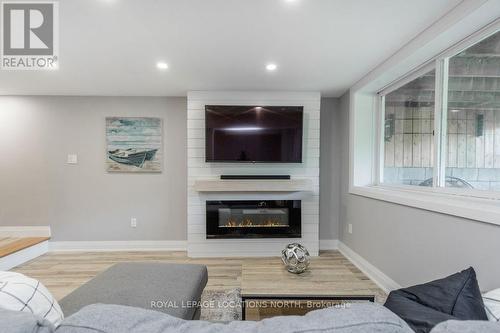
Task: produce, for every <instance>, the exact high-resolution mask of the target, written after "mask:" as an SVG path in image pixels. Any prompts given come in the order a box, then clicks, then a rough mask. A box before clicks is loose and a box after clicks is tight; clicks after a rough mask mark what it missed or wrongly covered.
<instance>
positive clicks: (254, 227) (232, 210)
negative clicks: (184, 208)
mask: <svg viewBox="0 0 500 333" xmlns="http://www.w3.org/2000/svg"><path fill="white" fill-rule="evenodd" d="M206 215H207V239H211V238H300V237H301V202H300V200H264V201H262V200H251V201H207V210H206Z"/></svg>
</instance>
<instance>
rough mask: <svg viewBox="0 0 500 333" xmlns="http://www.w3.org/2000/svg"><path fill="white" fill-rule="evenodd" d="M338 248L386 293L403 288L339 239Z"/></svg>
mask: <svg viewBox="0 0 500 333" xmlns="http://www.w3.org/2000/svg"><path fill="white" fill-rule="evenodd" d="M338 248H339V251H340V253H342V254H343V255H344V257H346V258H347V259H349V261H351V262H352V263H353V264H354V265H355V266H356V267H357V268H359V270H360V271H362V272H363V273H364V274H365V275H366V276H368V277H369V278H370V279H371V280H372V281H373V282H375V284H376V285H377V286H379V287H380V288H381V289H382V290H383V291H385V292H386V293H389V292H390V291H392V290H395V289H400V288H401V286H400V285H399V284H398V283H397V282H396V281H394V280H393V279H391V278H390V277H388V276H387V275H385V274H384V273H383V272H382V271H381V270H379V269H378V268H377V267H375V266H373V265H372V264H370V263H369V262H368V261H367V260H366V259H365V258H363V257H361V256H360V255H359V254H357V253H356V252H354V251H353V250H352V249H351V248H350V247H348V246H347V245H345V244H344V243H342V242H341V241H338Z"/></svg>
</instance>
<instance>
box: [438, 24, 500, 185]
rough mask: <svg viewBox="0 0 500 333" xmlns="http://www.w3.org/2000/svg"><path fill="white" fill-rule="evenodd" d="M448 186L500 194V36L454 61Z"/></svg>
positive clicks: (450, 89) (449, 96)
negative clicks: (499, 192) (498, 192)
mask: <svg viewBox="0 0 500 333" xmlns="http://www.w3.org/2000/svg"><path fill="white" fill-rule="evenodd" d="M448 73H449V74H448V94H447V100H448V103H447V104H448V108H447V109H448V110H447V118H448V119H447V121H446V124H447V128H448V129H447V134H448V135H447V146H446V148H447V157H446V180H447V181H446V186H451V187H464V188H470V189H472V188H473V189H478V190H489V191H500V32H497V33H496V34H494V35H492V36H490V37H488V38H486V39H484V40H483V41H481V42H479V43H478V44H476V45H474V46H472V47H470V48H468V49H466V50H465V51H463V52H461V53H459V54H457V55H455V56H453V57H451V58H450V59H449V69H448Z"/></svg>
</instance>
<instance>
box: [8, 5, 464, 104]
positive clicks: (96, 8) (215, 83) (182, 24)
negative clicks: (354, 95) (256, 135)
mask: <svg viewBox="0 0 500 333" xmlns="http://www.w3.org/2000/svg"><path fill="white" fill-rule="evenodd" d="M459 2H460V0H418V1H416V0H293V1H292V0H288V1H287V0H164V1H160V0H141V1H139V0H60V4H59V16H60V43H59V44H60V58H59V59H60V68H59V70H57V71H0V94H23V95H28V94H36V95H124V96H128V95H134V96H184V95H186V92H187V91H189V90H297V91H321V92H322V93H323V95H325V96H339V95H340V94H342V93H343V92H345V90H346V89H348V88H349V87H350V86H352V85H353V84H354V83H355V82H356V81H357V80H359V79H360V78H361V77H363V76H364V75H365V74H367V73H368V72H369V71H370V70H371V69H373V68H374V67H376V66H377V65H378V64H380V63H381V62H382V61H383V60H385V59H386V58H388V57H389V56H390V55H392V54H393V53H394V52H396V51H397V50H398V49H399V48H400V47H402V46H403V45H404V44H405V43H407V42H408V41H409V40H410V39H411V38H413V37H415V36H416V35H417V34H418V33H419V32H421V31H422V30H424V29H425V28H426V27H428V26H429V25H431V24H432V23H433V22H435V21H436V20H437V19H439V18H440V17H441V16H443V15H444V14H445V13H447V12H448V11H449V10H450V9H452V8H453V7H454V6H455V5H457V4H458V3H459ZM160 60H164V61H166V62H168V64H169V66H170V68H169V69H168V70H167V71H165V72H161V71H159V70H158V69H157V68H156V62H157V61H160ZM268 62H275V63H276V64H277V65H278V69H277V70H276V71H275V72H273V73H269V72H267V71H266V70H265V65H266V64H267V63H268Z"/></svg>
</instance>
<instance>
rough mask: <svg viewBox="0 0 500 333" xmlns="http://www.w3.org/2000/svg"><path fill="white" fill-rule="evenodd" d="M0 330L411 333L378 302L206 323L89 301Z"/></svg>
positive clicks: (464, 325)
mask: <svg viewBox="0 0 500 333" xmlns="http://www.w3.org/2000/svg"><path fill="white" fill-rule="evenodd" d="M0 318H1V320H0V332H2V333H3V332H6V333H172V332H176V333H177V332H178V333H247V332H248V333H278V332H280V333H288V332H297V333H298V332H301V333H307V332H310V333H313V332H314V333H318V332H322V333H327V332H335V333H373V332H384V333H412V332H413V331H412V330H411V329H410V328H409V327H408V325H407V324H406V323H405V322H404V321H403V320H402V319H400V318H399V317H398V316H396V315H395V314H394V313H392V312H391V311H389V310H388V309H386V308H384V307H383V306H381V305H378V304H373V303H365V304H362V303H358V304H353V305H352V306H350V307H347V308H338V309H337V308H329V309H322V310H316V311H312V312H309V313H308V314H306V315H305V316H302V317H300V316H288V317H274V318H270V319H265V320H262V321H258V322H252V321H233V322H229V323H225V324H222V323H211V322H205V321H198V320H194V321H193V320H183V319H179V318H176V317H173V316H170V315H167V314H163V313H159V312H157V311H151V310H144V309H140V308H133V307H127V306H120V305H105V304H94V305H89V306H87V307H85V308H83V309H82V310H80V311H78V312H77V313H75V314H73V315H72V316H70V317H68V318H66V319H65V320H64V321H63V322H62V324H61V325H60V326H59V327H58V328H57V329H54V327H53V326H52V325H51V324H50V323H48V322H46V321H44V320H43V319H41V318H36V317H35V316H33V315H32V314H29V313H26V312H13V311H5V310H0ZM455 332H456V333H458V332H460V333H462V332H464V333H469V332H470V333H472V332H481V333H498V332H500V326H499V325H498V324H497V323H494V322H456V321H451V322H444V323H442V324H440V325H438V326H436V327H435V328H434V329H433V330H432V333H455Z"/></svg>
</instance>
